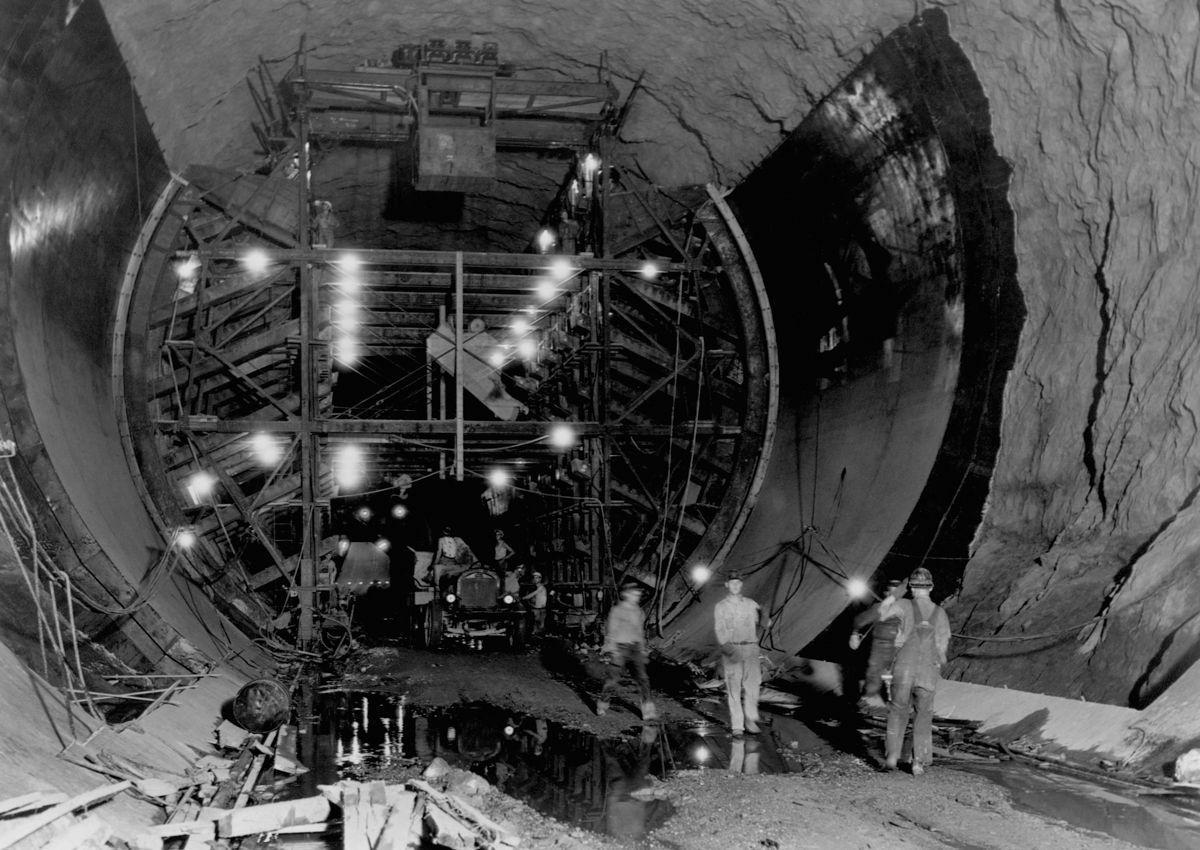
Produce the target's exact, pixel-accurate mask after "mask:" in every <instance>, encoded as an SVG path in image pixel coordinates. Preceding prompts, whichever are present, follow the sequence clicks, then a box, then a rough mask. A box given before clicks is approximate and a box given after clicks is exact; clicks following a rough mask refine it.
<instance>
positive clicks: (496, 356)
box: [488, 348, 504, 369]
mask: <svg viewBox="0 0 1200 850" xmlns="http://www.w3.org/2000/svg"><path fill="white" fill-rule="evenodd" d="M488 363H491V364H492V366H493V367H495V368H496V369H499V368H500V367H501V366H503V365H504V352H503V351H501V350H500V349H498V348H497V349H496V350H495V351H493V352H492V353H491V354H489V355H488Z"/></svg>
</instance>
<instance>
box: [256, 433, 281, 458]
mask: <svg viewBox="0 0 1200 850" xmlns="http://www.w3.org/2000/svg"><path fill="white" fill-rule="evenodd" d="M250 445H251V447H252V448H253V449H254V454H256V455H257V456H258V460H259V463H261V464H263V465H264V466H274V465H275V464H277V463H278V462H279V459H280V458H281V457H283V447H282V446H280V445H279V441H278V440H276V439H275V438H274V437H272V436H271V435H270V434H265V433H262V432H259V433H257V434H255V435H254V436H253V437H251V438H250Z"/></svg>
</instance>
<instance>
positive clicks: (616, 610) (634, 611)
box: [604, 600, 646, 652]
mask: <svg viewBox="0 0 1200 850" xmlns="http://www.w3.org/2000/svg"><path fill="white" fill-rule="evenodd" d="M645 642H646V614H645V612H643V611H642V606H640V605H634V604H633V603H630V602H625V601H624V600H622V601H621V602H618V603H617V604H616V605H614V606H613V607H612V608H611V609H609V612H608V625H607V626H606V627H605V629H604V650H605V651H606V652H611V651H612V650H614V649H616V648H617V645H618V644H622V643H632V644H635V645H637V646H641V645H642V644H644V643H645Z"/></svg>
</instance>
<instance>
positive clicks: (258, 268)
mask: <svg viewBox="0 0 1200 850" xmlns="http://www.w3.org/2000/svg"><path fill="white" fill-rule="evenodd" d="M242 265H243V266H245V267H246V271H248V272H250V274H262V273H263V272H265V271H266V270H267V269H268V268H269V267H270V265H271V258H270V257H268V256H267V252H266V251H264V250H262V249H261V248H253V249H251V250H249V251H247V252H246V253H245V254H243V255H242Z"/></svg>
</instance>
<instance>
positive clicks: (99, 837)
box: [40, 816, 113, 850]
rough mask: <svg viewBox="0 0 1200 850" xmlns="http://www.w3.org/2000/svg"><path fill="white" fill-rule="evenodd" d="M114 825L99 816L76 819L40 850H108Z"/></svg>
mask: <svg viewBox="0 0 1200 850" xmlns="http://www.w3.org/2000/svg"><path fill="white" fill-rule="evenodd" d="M112 832H113V831H112V827H110V826H109V825H108V824H106V823H105V822H104V821H102V820H100V818H98V817H94V816H93V817H87V818H83V819H81V820H78V821H76V822H75V823H73V824H71V825H70V826H69V827H67V829H66V830H64V831H63V832H60V833H59V834H58V835H56V836H55V837H54V838H52V839H51V840H50V841H48V842H46V843H45V844H43V845H42V846H41V848H40V850H107V846H106V845H107V843H108V839H109V838H110V837H111V836H112Z"/></svg>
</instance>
